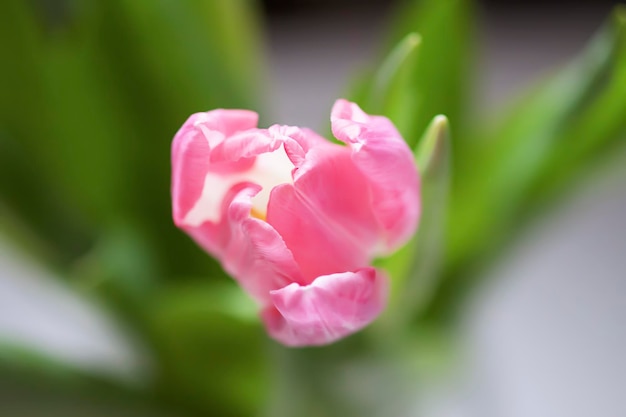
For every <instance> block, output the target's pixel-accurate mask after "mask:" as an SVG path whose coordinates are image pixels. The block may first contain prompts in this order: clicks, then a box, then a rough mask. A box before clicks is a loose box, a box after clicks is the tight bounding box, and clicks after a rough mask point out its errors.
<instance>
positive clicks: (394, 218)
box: [331, 99, 420, 251]
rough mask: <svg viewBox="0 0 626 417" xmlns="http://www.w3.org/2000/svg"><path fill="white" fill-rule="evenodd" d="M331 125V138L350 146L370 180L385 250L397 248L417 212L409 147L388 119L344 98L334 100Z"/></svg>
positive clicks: (416, 180)
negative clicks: (383, 236) (383, 231)
mask: <svg viewBox="0 0 626 417" xmlns="http://www.w3.org/2000/svg"><path fill="white" fill-rule="evenodd" d="M331 127H332V131H333V134H334V135H335V137H336V138H337V139H339V140H341V141H343V142H345V143H346V144H348V145H349V146H350V148H351V149H352V160H353V161H354V163H355V165H356V166H357V167H358V168H359V169H360V171H361V172H362V173H363V174H364V175H365V176H366V177H367V179H368V182H369V183H370V187H371V190H372V196H371V199H372V206H373V208H374V211H375V213H376V216H377V218H378V220H379V221H380V223H381V224H382V226H383V227H384V230H385V231H386V243H387V250H389V251H391V250H393V249H395V248H397V247H398V246H400V245H402V244H403V243H405V242H406V241H407V240H408V239H409V238H410V237H411V235H412V234H413V233H414V231H415V227H416V225H417V220H418V218H419V213H420V202H419V177H418V172H417V168H416V166H415V162H414V158H413V154H412V152H411V150H410V149H409V147H408V146H407V144H406V142H405V141H404V139H402V137H401V136H400V133H399V132H398V131H397V129H396V128H395V127H394V125H393V123H391V121H390V120H389V119H387V118H386V117H383V116H370V115H368V114H366V113H365V112H363V110H361V109H360V108H359V106H358V105H356V104H355V103H351V102H349V101H346V100H341V99H340V100H337V101H336V102H335V105H334V106H333V109H332V112H331Z"/></svg>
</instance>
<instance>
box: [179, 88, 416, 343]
mask: <svg viewBox="0 0 626 417" xmlns="http://www.w3.org/2000/svg"><path fill="white" fill-rule="evenodd" d="M331 122H332V131H333V134H334V135H335V136H336V137H337V139H339V140H341V141H343V142H345V143H346V144H347V145H348V146H341V145H338V144H335V143H331V142H329V141H327V140H326V139H324V138H322V137H320V136H319V135H317V134H316V133H315V132H313V131H311V130H308V129H303V128H298V127H292V126H279V125H274V126H271V127H270V128H269V129H258V128H257V127H256V124H257V115H256V113H254V112H251V111H246V110H213V111H210V112H207V113H196V114H194V115H192V116H191V117H190V118H189V119H188V120H187V121H186V122H185V124H184V125H183V126H182V127H181V129H180V130H179V131H178V133H177V134H176V136H175V138H174V142H173V144H172V199H173V216H174V222H175V223H176V225H177V226H178V227H180V228H181V229H183V230H184V231H185V232H187V233H188V234H189V235H190V236H191V237H192V238H193V239H194V240H195V241H196V242H197V243H198V244H199V245H200V246H201V247H203V248H204V249H205V250H206V251H207V252H208V253H210V254H211V255H213V256H214V257H216V258H217V259H219V260H220V261H221V263H222V265H223V267H224V269H225V270H226V271H227V272H228V273H229V274H231V275H232V276H233V277H234V278H235V279H236V280H237V282H238V283H239V284H240V285H241V286H242V287H243V288H244V290H245V291H246V292H248V293H249V294H250V295H251V296H252V297H253V298H254V299H255V300H257V301H258V303H260V305H261V309H262V311H261V317H262V319H263V321H264V322H265V325H266V327H267V330H268V332H269V333H270V335H271V336H272V337H274V338H275V339H276V340H278V341H280V342H282V343H283V344H285V345H289V346H307V345H323V344H327V343H331V342H334V341H336V340H338V339H340V338H342V337H345V336H347V335H349V334H351V333H354V332H355V331H357V330H359V329H361V328H363V327H364V326H366V325H368V324H369V323H370V322H371V321H372V320H374V319H375V318H376V317H377V316H378V315H379V314H380V312H381V311H382V310H383V308H384V306H385V303H386V298H387V277H386V276H385V274H384V273H383V272H382V271H379V270H376V269H374V268H372V267H371V266H370V264H371V262H372V260H373V259H374V258H375V257H377V256H381V255H386V254H389V253H390V252H392V251H394V250H395V249H397V248H398V247H399V246H401V245H402V244H404V243H405V242H406V241H407V240H408V239H409V238H410V237H411V235H412V234H413V233H414V232H415V229H416V226H417V220H418V217H419V211H420V207H419V178H418V173H417V169H416V167H415V163H414V158H413V154H412V153H411V151H410V149H409V148H408V147H407V145H406V143H405V142H404V140H403V139H402V137H401V136H400V134H399V133H398V131H397V130H396V128H395V127H394V126H393V124H392V123H391V122H390V121H389V119H387V118H385V117H382V116H370V115H367V114H366V113H364V112H363V111H362V110H361V109H360V108H359V107H358V106H357V105H356V104H354V103H350V102H348V101H346V100H337V102H336V103H335V105H334V107H333V110H332V113H331Z"/></svg>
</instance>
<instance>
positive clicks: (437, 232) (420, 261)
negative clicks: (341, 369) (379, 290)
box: [378, 115, 451, 326]
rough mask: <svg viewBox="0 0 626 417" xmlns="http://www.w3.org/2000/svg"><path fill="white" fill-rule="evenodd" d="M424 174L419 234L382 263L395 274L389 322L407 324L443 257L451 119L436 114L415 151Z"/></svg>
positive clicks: (429, 290) (423, 299) (429, 289)
mask: <svg viewBox="0 0 626 417" xmlns="http://www.w3.org/2000/svg"><path fill="white" fill-rule="evenodd" d="M415 158H416V163H417V165H418V167H419V170H420V175H421V210H422V212H421V215H420V223H419V227H418V230H417V233H416V234H415V236H414V237H413V238H412V239H411V240H410V241H409V243H407V244H406V245H405V246H404V247H403V248H402V249H400V250H399V251H398V252H396V253H395V254H393V255H391V256H390V257H388V258H386V259H383V260H380V261H379V263H378V265H379V266H380V267H382V268H384V269H385V270H387V271H388V273H389V274H390V275H391V277H392V302H391V305H390V308H389V309H388V310H389V315H388V316H387V317H388V320H387V321H388V322H390V323H393V325H394V326H402V325H404V324H406V322H407V321H408V320H410V318H411V317H412V316H414V314H415V312H416V311H418V310H420V309H421V308H423V306H424V305H425V303H426V302H427V300H428V299H429V298H430V296H431V294H432V291H433V289H434V287H435V284H436V280H437V278H438V277H439V272H440V269H441V261H442V259H443V247H444V240H443V238H444V228H445V220H446V208H447V200H448V188H449V181H450V169H451V161H450V131H449V124H448V119H447V118H446V117H445V116H441V115H439V116H436V117H435V118H434V119H433V120H432V122H431V123H430V125H429V126H428V128H427V129H426V131H425V132H424V135H423V136H422V139H421V140H420V142H419V145H418V147H417V150H416V151H415Z"/></svg>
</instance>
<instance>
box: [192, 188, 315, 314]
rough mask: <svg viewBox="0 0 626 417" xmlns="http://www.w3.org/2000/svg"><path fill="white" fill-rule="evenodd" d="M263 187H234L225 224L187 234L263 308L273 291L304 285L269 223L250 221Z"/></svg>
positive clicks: (227, 202) (204, 226) (228, 198)
mask: <svg viewBox="0 0 626 417" xmlns="http://www.w3.org/2000/svg"><path fill="white" fill-rule="evenodd" d="M259 190H260V187H259V186H258V185H256V184H250V183H242V184H238V185H236V186H234V187H233V188H232V189H231V190H230V191H229V192H228V194H227V196H226V198H225V199H224V202H223V206H222V208H223V211H224V214H223V216H222V220H221V221H220V222H219V223H218V224H214V223H211V222H205V223H203V224H202V225H200V226H197V227H190V226H186V227H184V230H185V231H186V232H187V233H188V234H189V235H190V236H191V237H192V238H193V239H194V240H195V241H196V242H197V243H198V244H199V245H200V246H202V247H203V248H205V249H206V250H207V251H209V252H210V253H212V254H214V255H215V256H216V257H218V258H219V259H220V260H221V262H222V265H223V267H224V269H225V270H226V271H227V272H228V273H229V274H230V275H231V276H232V277H233V278H235V280H236V281H237V282H238V283H239V284H240V285H241V286H242V287H243V288H244V290H245V291H246V292H247V293H248V294H250V295H251V296H252V297H253V298H254V299H255V300H257V301H258V302H259V303H261V304H262V305H267V304H268V303H269V297H270V291H272V290H275V289H279V288H283V287H284V286H285V285H288V284H290V283H293V282H297V283H304V280H303V278H302V275H301V273H300V270H299V268H298V266H297V264H296V262H295V261H294V258H293V255H292V253H291V251H290V250H289V249H288V248H287V246H286V245H285V242H284V241H283V239H282V237H281V236H280V235H279V234H278V232H276V230H274V228H273V227H272V226H270V225H269V224H268V223H266V222H264V221H262V220H259V219H256V218H253V217H250V208H251V206H252V198H253V197H254V195H255V194H256V193H258V192H259Z"/></svg>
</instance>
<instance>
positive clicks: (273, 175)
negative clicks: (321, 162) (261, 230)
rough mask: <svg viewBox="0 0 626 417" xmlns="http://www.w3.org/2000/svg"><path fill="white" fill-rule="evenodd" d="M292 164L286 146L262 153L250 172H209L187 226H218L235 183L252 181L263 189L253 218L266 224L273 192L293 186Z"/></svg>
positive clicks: (253, 201)
mask: <svg viewBox="0 0 626 417" xmlns="http://www.w3.org/2000/svg"><path fill="white" fill-rule="evenodd" d="M292 169H293V164H292V163H291V161H290V160H289V157H287V154H286V153H285V149H284V147H283V146H281V147H279V148H278V149H276V150H275V151H274V152H268V153H263V154H260V155H258V156H257V157H256V159H255V161H254V164H253V165H252V166H251V167H250V169H248V170H247V171H239V172H232V173H228V174H225V173H215V172H209V173H207V175H206V177H205V179H204V186H203V188H202V195H201V196H200V198H199V199H198V201H197V202H196V204H195V205H194V207H193V208H192V209H191V210H190V211H189V212H188V213H187V215H186V216H185V223H186V224H188V225H190V226H199V225H201V224H202V223H204V222H205V221H211V222H213V223H218V222H219V221H220V219H221V217H222V213H221V210H222V202H223V201H224V198H225V197H226V195H227V194H228V191H229V190H230V189H231V188H232V187H233V186H234V185H236V184H239V183H242V182H251V183H254V184H258V185H260V186H261V187H262V189H261V191H259V193H258V194H257V195H255V196H254V197H253V198H252V208H251V209H250V215H251V216H252V217H255V218H257V219H260V220H263V221H265V219H266V217H267V205H268V203H269V200H270V192H271V191H272V189H273V188H274V187H275V186H277V185H280V184H285V183H292V182H293V179H292V177H291V170H292Z"/></svg>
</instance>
